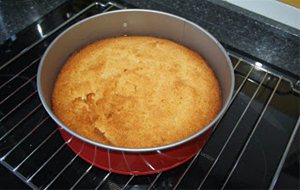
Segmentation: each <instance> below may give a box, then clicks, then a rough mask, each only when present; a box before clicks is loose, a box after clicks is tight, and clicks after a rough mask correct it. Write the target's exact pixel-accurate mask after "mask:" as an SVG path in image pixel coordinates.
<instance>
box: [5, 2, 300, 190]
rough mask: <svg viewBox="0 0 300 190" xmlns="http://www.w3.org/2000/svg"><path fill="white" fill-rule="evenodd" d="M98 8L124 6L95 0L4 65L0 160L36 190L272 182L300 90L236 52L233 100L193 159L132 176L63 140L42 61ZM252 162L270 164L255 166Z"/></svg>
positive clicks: (292, 130) (290, 134)
mask: <svg viewBox="0 0 300 190" xmlns="http://www.w3.org/2000/svg"><path fill="white" fill-rule="evenodd" d="M95 8H96V9H98V10H99V11H98V12H106V11H110V10H114V9H122V8H124V7H123V6H121V5H119V4H115V3H112V2H108V3H93V4H91V5H89V6H87V7H86V8H84V9H82V10H81V11H80V12H78V13H77V14H75V15H74V16H73V17H71V18H69V19H68V20H67V21H66V22H64V23H62V24H61V25H60V26H58V27H56V28H55V29H53V30H52V31H51V32H49V33H47V34H46V35H44V36H43V38H41V39H40V40H38V41H36V42H35V43H33V44H31V45H29V46H28V47H26V48H25V49H23V50H22V51H20V53H18V54H17V55H15V56H14V57H13V58H11V59H9V60H7V61H6V62H4V63H2V64H1V66H0V77H1V81H0V82H1V83H0V89H1V92H0V105H1V106H0V107H1V109H0V111H1V113H0V116H1V119H0V122H1V127H0V163H1V164H2V165H3V166H5V167H6V168H7V169H8V170H10V171H11V172H12V173H14V174H15V176H17V177H18V178H20V179H21V180H22V181H23V182H24V183H26V184H27V185H28V186H29V187H31V188H34V189H39V188H42V189H49V188H70V189H75V188H85V189H91V188H93V189H137V188H139V189H162V188H164V189H201V188H221V189H224V188H230V187H238V186H237V184H238V183H240V182H241V181H242V182H243V180H242V178H244V176H246V175H254V176H255V175H257V176H258V177H257V178H260V179H256V178H253V179H252V182H253V184H256V185H259V187H260V188H271V189H273V188H274V186H275V184H276V181H277V179H278V176H279V174H280V171H281V169H282V167H283V164H284V161H285V159H286V157H287V154H288V151H289V149H290V146H291V143H292V141H293V139H294V138H295V135H296V132H297V130H298V128H299V123H300V119H299V118H300V117H299V115H300V114H299V113H300V111H299V107H298V106H297V105H299V102H300V98H299V97H300V96H299V94H300V93H299V91H297V90H296V89H295V88H294V87H293V85H292V84H293V83H292V82H291V81H290V80H289V79H288V78H286V77H284V76H282V75H280V74H278V73H276V74H275V73H274V72H271V71H270V70H269V69H268V68H267V67H265V66H264V65H263V64H261V63H259V62H255V61H253V60H247V58H244V57H242V56H241V55H239V54H237V53H236V52H232V51H228V53H229V55H230V58H231V60H232V62H233V65H234V69H235V79H236V86H235V93H234V96H233V98H232V101H231V103H230V107H229V108H228V110H227V112H226V114H225V115H224V117H223V118H222V119H221V120H220V121H219V123H218V124H217V126H216V128H215V131H214V133H213V135H212V137H211V138H210V140H209V142H208V143H207V145H206V146H205V147H204V148H203V149H202V151H200V152H198V153H197V154H196V156H195V157H194V158H193V159H192V160H190V161H189V162H187V163H185V164H183V165H181V166H179V167H177V168H175V169H173V170H171V171H167V172H163V173H158V174H154V175H148V176H126V175H118V174H114V173H111V172H106V171H103V170H100V169H98V168H96V167H94V166H93V165H91V164H88V163H86V162H84V161H83V160H82V159H81V158H80V157H79V154H80V152H79V153H77V154H74V153H73V152H72V151H71V150H70V149H69V148H68V146H67V144H68V143H69V142H71V141H72V138H70V139H69V140H68V141H63V139H62V138H61V136H60V134H59V131H58V129H57V126H56V124H55V123H54V122H53V121H52V120H51V119H50V117H49V116H48V115H47V113H46V112H45V111H44V109H43V107H42V106H41V103H40V100H39V98H38V95H37V89H36V81H35V80H36V72H37V66H38V64H39V61H40V55H41V53H42V52H43V51H44V50H45V48H46V46H47V44H49V42H51V40H52V39H53V38H54V37H55V36H56V34H57V33H59V32H60V31H61V30H62V29H63V28H64V27H66V26H68V25H70V24H71V23H72V22H75V21H76V20H77V19H80V18H81V17H83V16H84V15H85V14H86V13H87V12H88V11H90V10H91V9H95ZM40 49H42V51H41V50H40ZM7 73H11V74H7ZM274 118H275V119H274ZM276 118H277V120H276ZM279 118H287V119H279ZM269 130H273V132H274V131H275V133H274V134H273V136H272V135H267V134H269ZM270 134H271V133H270ZM263 135H265V136H264V137H263ZM278 138H280V139H281V140H280V141H277V140H276V139H278ZM257 139H259V140H257ZM271 146H272V147H273V149H272V150H271V151H268V149H269V148H270V147H271ZM253 147H256V149H255V148H253ZM257 147H258V148H257ZM257 150H260V151H258V152H257ZM274 150H276V154H274V153H273V152H272V151H274ZM253 151H255V152H253ZM268 154H269V155H271V157H272V160H268V158H266V157H267V156H266V155H268ZM261 157H262V158H263V159H261ZM253 158H254V159H253ZM255 158H257V160H255ZM247 164H255V165H256V167H257V168H263V169H262V170H260V169H257V168H256V169H253V171H251V170H250V171H249V170H248V169H247V170H246V169H245V165H247ZM251 172H253V173H251ZM195 175H196V176H197V178H195ZM236 181H238V182H236ZM250 181H251V180H250ZM216 182H217V183H216ZM244 183H246V182H244ZM248 185H249V186H251V185H252V184H250V183H249V184H248ZM253 187H254V186H253Z"/></svg>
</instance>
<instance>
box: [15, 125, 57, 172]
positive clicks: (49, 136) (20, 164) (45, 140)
mask: <svg viewBox="0 0 300 190" xmlns="http://www.w3.org/2000/svg"><path fill="white" fill-rule="evenodd" d="M57 130H58V129H57V128H56V129H54V130H53V131H52V132H51V133H50V134H49V135H48V136H47V137H46V138H45V139H44V140H43V141H42V142H41V143H40V144H39V145H38V146H37V147H36V148H35V149H34V150H33V151H31V152H30V154H29V155H28V156H26V158H24V159H23V160H22V162H20V163H19V164H18V165H17V166H16V167H15V168H14V169H13V170H14V171H16V170H18V169H19V168H20V167H21V166H22V165H23V164H24V163H25V162H26V161H27V160H28V159H29V158H30V157H31V156H32V155H33V154H34V153H35V152H36V151H37V150H38V149H39V148H40V147H41V146H43V145H44V144H45V143H46V142H47V141H48V140H49V139H50V138H51V137H52V136H53V135H54V134H55V133H56V131H57Z"/></svg>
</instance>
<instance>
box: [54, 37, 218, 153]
mask: <svg viewBox="0 0 300 190" xmlns="http://www.w3.org/2000/svg"><path fill="white" fill-rule="evenodd" d="M220 106H221V91H220V87H219V84H218V81H217V79H216V77H215V75H214V73H213V71H212V70H211V68H210V67H209V66H208V64H207V63H206V62H205V60H204V59H203V58H202V57H201V56H200V55H198V54H197V53H195V52H194V51H192V50H190V49H188V48H186V47H184V46H181V45H179V44H177V43H175V42H172V41H170V40H166V39H161V38H156V37H149V36H126V37H115V38H108V39H104V40H99V41H96V42H94V43H92V44H90V45H88V46H86V47H84V48H82V49H81V50H80V51H78V52H76V53H74V54H73V55H72V56H71V57H70V58H69V59H68V60H67V62H66V64H65V65H64V66H63V68H62V70H61V71H60V73H59V75H58V77H57V80H56V82H55V86H54V90H53V94H52V109H53V111H54V113H55V114H56V116H57V117H58V118H59V119H60V120H61V121H62V122H63V123H64V124H65V125H66V126H67V127H69V128H70V129H72V130H73V131H75V132H76V133H78V134H80V135H81V136H84V137H86V138H89V139H91V140H94V141H97V142H100V143H104V144H109V145H114V146H119V147H127V148H146V147H157V146H162V145H167V144H170V143H174V142H177V141H180V140H182V139H184V138H187V137H189V136H191V135H192V134H194V133H196V132H198V131H199V130H201V129H202V128H203V127H205V126H206V125H207V124H208V123H210V122H211V121H212V120H213V119H214V118H215V116H216V115H217V113H218V112H219V110H220Z"/></svg>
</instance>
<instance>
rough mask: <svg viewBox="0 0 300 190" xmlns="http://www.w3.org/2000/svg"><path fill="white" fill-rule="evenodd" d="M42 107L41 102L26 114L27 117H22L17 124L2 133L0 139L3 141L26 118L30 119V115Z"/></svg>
mask: <svg viewBox="0 0 300 190" xmlns="http://www.w3.org/2000/svg"><path fill="white" fill-rule="evenodd" d="M40 107H41V104H39V105H38V106H37V107H35V108H34V109H33V110H31V111H30V112H29V113H28V114H26V115H25V117H23V118H22V119H20V120H19V121H18V123H17V124H15V125H14V126H13V127H12V128H10V129H9V130H8V131H7V132H6V133H5V134H4V135H2V136H1V137H0V141H2V140H3V139H4V138H5V137H6V136H7V135H9V134H10V133H11V132H12V131H13V130H15V129H16V128H17V127H18V126H19V125H20V124H21V123H22V122H24V121H25V120H26V119H28V117H30V116H31V115H32V114H33V113H34V112H35V111H36V110H37V109H39V108H40Z"/></svg>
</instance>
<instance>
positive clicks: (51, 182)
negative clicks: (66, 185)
mask: <svg viewBox="0 0 300 190" xmlns="http://www.w3.org/2000/svg"><path fill="white" fill-rule="evenodd" d="M84 145H85V143H82V145H81V147H80V150H79V152H78V153H77V154H76V155H75V156H74V157H73V158H72V159H71V160H70V162H68V163H67V164H66V165H65V167H63V168H62V169H61V170H60V172H59V173H58V174H57V175H56V176H55V177H54V178H53V179H52V180H51V181H50V182H49V183H48V184H47V186H46V187H45V188H44V189H45V190H46V189H48V188H49V187H50V186H51V185H52V184H53V183H54V182H55V181H56V180H57V179H58V178H59V177H60V175H61V174H62V173H63V172H64V171H65V170H66V169H67V168H68V167H69V166H70V165H71V164H72V163H73V162H74V161H75V160H76V158H77V157H78V156H79V155H80V154H81V152H82V150H83V148H84Z"/></svg>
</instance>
